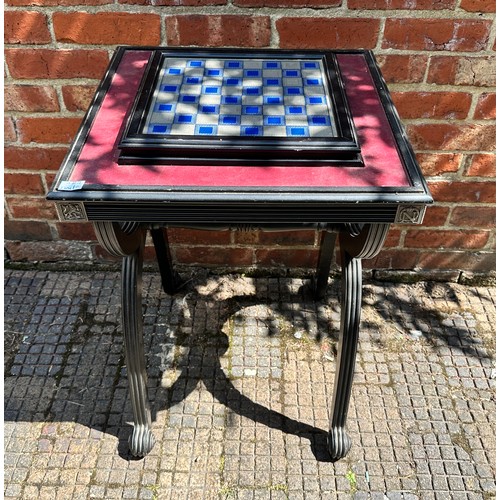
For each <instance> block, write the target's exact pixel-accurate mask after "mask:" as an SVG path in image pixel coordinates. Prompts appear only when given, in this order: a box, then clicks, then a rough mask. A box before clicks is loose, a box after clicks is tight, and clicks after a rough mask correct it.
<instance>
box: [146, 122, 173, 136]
mask: <svg viewBox="0 0 500 500" xmlns="http://www.w3.org/2000/svg"><path fill="white" fill-rule="evenodd" d="M169 130H170V126H169V125H155V124H152V125H151V126H150V128H149V131H150V132H151V133H153V134H166V133H168V132H169Z"/></svg>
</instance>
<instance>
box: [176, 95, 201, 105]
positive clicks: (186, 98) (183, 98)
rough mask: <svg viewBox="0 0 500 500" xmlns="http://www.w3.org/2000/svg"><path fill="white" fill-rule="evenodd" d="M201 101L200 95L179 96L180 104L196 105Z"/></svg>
mask: <svg viewBox="0 0 500 500" xmlns="http://www.w3.org/2000/svg"><path fill="white" fill-rule="evenodd" d="M199 100H200V96H198V95H191V94H183V95H181V96H179V101H180V102H185V103H189V104H196V103H197V102H198V101H199Z"/></svg>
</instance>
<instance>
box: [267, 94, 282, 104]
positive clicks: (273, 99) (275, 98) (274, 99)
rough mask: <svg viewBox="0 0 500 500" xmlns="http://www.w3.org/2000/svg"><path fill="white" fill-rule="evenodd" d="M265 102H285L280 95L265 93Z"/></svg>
mask: <svg viewBox="0 0 500 500" xmlns="http://www.w3.org/2000/svg"><path fill="white" fill-rule="evenodd" d="M264 104H283V97H281V96H279V95H265V96H264Z"/></svg>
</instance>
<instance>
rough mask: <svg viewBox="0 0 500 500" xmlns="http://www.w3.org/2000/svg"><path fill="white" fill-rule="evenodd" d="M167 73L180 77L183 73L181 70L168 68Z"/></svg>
mask: <svg viewBox="0 0 500 500" xmlns="http://www.w3.org/2000/svg"><path fill="white" fill-rule="evenodd" d="M167 73H168V74H169V75H180V74H181V73H182V69H181V68H168V70H167Z"/></svg>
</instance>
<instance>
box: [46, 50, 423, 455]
mask: <svg viewBox="0 0 500 500" xmlns="http://www.w3.org/2000/svg"><path fill="white" fill-rule="evenodd" d="M48 199H49V200H53V201H54V202H55V203H56V206H57V211H58V214H59V217H60V219H61V220H63V221H92V222H93V225H94V228H95V232H96V235H97V238H98V240H99V242H100V243H101V245H102V246H103V247H104V248H105V249H106V250H107V251H108V252H109V253H111V254H112V255H116V256H121V257H123V270H122V326H123V333H124V340H125V353H126V364H127V373H128V379H129V389H130V395H131V401H132V408H133V414H134V430H133V433H132V436H131V438H130V441H129V444H130V450H131V453H132V454H133V455H135V456H144V455H146V454H147V453H148V452H149V451H150V450H151V448H152V447H153V444H154V437H153V435H152V431H151V414H150V409H149V403H148V396H147V383H146V377H147V375H146V366H145V358H144V348H143V338H142V313H141V286H140V284H141V268H142V261H143V250H144V242H145V236H146V232H147V231H150V233H151V235H152V239H153V242H154V246H155V250H156V255H157V258H158V264H159V268H160V272H161V277H162V286H163V288H164V290H165V292H166V293H169V294H173V293H175V292H176V290H177V289H178V287H179V284H180V281H179V278H178V275H177V274H176V272H175V270H174V269H173V266H172V260H171V257H170V252H169V245H168V240H167V233H166V231H165V228H167V227H189V228H202V229H219V230H220V229H245V230H247V229H253V228H255V229H259V230H271V231H273V230H281V229H288V230H289V229H294V230H300V229H311V228H314V229H316V230H318V231H321V246H320V252H319V258H318V264H317V273H316V276H315V279H314V280H313V281H314V291H315V297H316V299H317V300H320V299H322V298H323V296H324V294H325V291H326V287H327V282H328V273H329V270H330V265H331V262H332V257H333V254H334V249H335V241H336V239H337V235H338V241H339V246H340V254H341V265H342V309H341V326H340V328H341V333H340V345H339V349H338V352H339V354H338V360H337V369H336V379H335V387H334V394H333V403H332V411H331V427H330V431H329V447H330V452H331V455H332V459H334V460H337V459H339V458H341V457H344V456H345V455H346V453H347V452H348V450H349V448H350V444H351V443H350V439H349V436H348V435H347V433H346V430H345V424H346V418H347V411H348V406H349V399H350V394H351V386H352V379H353V374H354V364H355V359H356V349H357V341H358V332H359V321H360V310H361V278H362V266H361V263H362V259H371V258H373V257H374V256H376V255H377V254H378V253H379V251H380V249H381V248H382V245H383V243H384V239H385V237H386V234H387V231H388V229H389V227H390V224H391V223H396V224H398V223H400V224H419V223H421V222H422V219H423V216H424V212H425V207H426V205H427V204H429V203H432V198H431V196H430V194H429V191H428V189H427V186H426V183H425V180H424V178H423V176H422V173H421V171H420V168H419V166H418V164H417V162H416V160H415V156H414V153H413V151H412V149H411V146H410V144H409V142H408V139H407V137H406V135H405V132H404V130H403V127H402V125H401V122H400V120H399V118H398V116H397V113H396V111H395V109H394V106H393V104H392V101H391V99H390V96H389V92H388V89H387V87H386V85H385V83H384V81H383V79H382V77H381V75H380V72H379V69H378V67H377V64H376V61H375V58H374V56H373V54H372V53H371V52H370V51H363V50H352V51H302V52H300V51H299V52H297V51H294V52H292V51H279V50H233V49H200V50H195V49H180V48H178V49H175V48H167V47H164V48H162V47H119V48H117V50H116V52H115V54H114V56H113V58H112V60H111V62H110V65H109V68H108V70H107V72H106V74H105V76H104V78H103V80H102V82H101V84H100V86H99V88H98V90H97V93H96V96H95V98H94V100H93V102H92V104H91V106H90V108H89V110H88V112H87V114H86V116H85V118H84V120H83V122H82V125H81V127H80V129H79V131H78V133H77V136H76V138H75V140H74V142H73V144H72V146H71V148H70V151H69V153H68V155H67V157H66V158H65V160H64V162H63V164H62V165H61V168H60V170H59V173H58V176H57V178H56V180H55V182H54V185H53V187H52V189H51V191H50V192H49V194H48Z"/></svg>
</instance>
